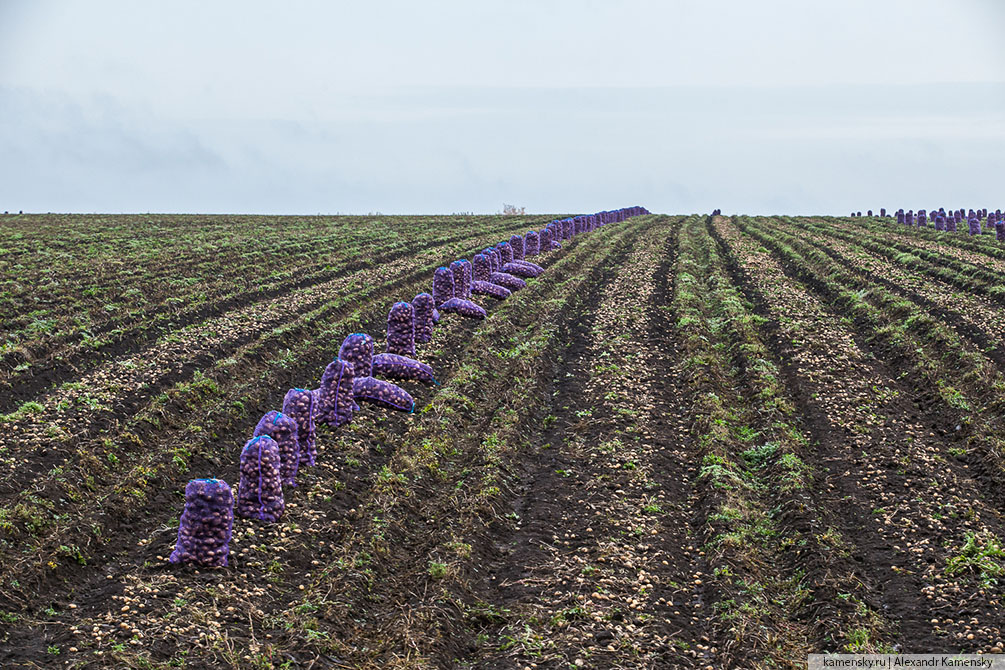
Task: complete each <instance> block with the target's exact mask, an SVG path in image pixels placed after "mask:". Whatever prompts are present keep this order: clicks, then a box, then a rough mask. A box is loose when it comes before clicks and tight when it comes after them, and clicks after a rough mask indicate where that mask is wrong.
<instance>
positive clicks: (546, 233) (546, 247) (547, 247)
mask: <svg viewBox="0 0 1005 670" xmlns="http://www.w3.org/2000/svg"><path fill="white" fill-rule="evenodd" d="M540 237H541V253H544V252H546V251H551V226H546V227H545V229H544V230H542V231H541V235H540Z"/></svg>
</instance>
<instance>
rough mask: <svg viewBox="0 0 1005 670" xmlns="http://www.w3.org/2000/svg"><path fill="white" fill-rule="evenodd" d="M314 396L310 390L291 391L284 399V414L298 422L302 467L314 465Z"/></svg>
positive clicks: (315, 448) (315, 449) (315, 455)
mask: <svg viewBox="0 0 1005 670" xmlns="http://www.w3.org/2000/svg"><path fill="white" fill-rule="evenodd" d="M314 411H315V403H314V394H313V393H312V392H311V391H309V390H308V389H290V390H289V391H287V392H286V396H285V397H284V398H283V414H285V415H286V416H288V417H290V418H292V419H293V420H294V421H296V422H297V444H298V445H299V448H300V465H314V461H315V460H316V458H317V446H316V445H315V443H314V440H315V435H314Z"/></svg>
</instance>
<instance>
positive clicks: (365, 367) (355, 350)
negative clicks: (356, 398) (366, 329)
mask: <svg viewBox="0 0 1005 670" xmlns="http://www.w3.org/2000/svg"><path fill="white" fill-rule="evenodd" d="M338 357H339V358H341V359H342V360H343V361H347V362H349V363H352V369H353V372H354V373H355V376H357V377H369V376H370V374H371V370H372V369H373V338H372V337H370V336H369V335H367V334H366V333H353V334H352V335H348V336H347V337H346V338H345V339H344V340H342V346H340V347H339V349H338Z"/></svg>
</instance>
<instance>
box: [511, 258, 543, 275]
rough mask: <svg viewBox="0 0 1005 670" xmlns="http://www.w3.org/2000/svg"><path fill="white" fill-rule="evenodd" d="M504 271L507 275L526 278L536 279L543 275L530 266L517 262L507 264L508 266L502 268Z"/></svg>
mask: <svg viewBox="0 0 1005 670" xmlns="http://www.w3.org/2000/svg"><path fill="white" fill-rule="evenodd" d="M502 271H503V272H505V273H506V274H510V275H516V276H517V277H524V278H528V277H536V276H538V275H539V274H541V273H540V272H538V271H537V270H535V269H534V268H532V267H530V266H529V265H524V264H523V263H518V262H516V261H513V262H512V263H507V264H506V265H504V266H502Z"/></svg>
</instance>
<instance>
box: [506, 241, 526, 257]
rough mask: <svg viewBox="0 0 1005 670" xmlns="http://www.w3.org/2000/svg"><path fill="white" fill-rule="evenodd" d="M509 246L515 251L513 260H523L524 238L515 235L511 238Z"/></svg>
mask: <svg viewBox="0 0 1005 670" xmlns="http://www.w3.org/2000/svg"><path fill="white" fill-rule="evenodd" d="M509 246H510V248H511V249H513V258H514V259H515V260H523V238H522V237H520V236H519V235H513V236H512V237H510V238H509Z"/></svg>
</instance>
